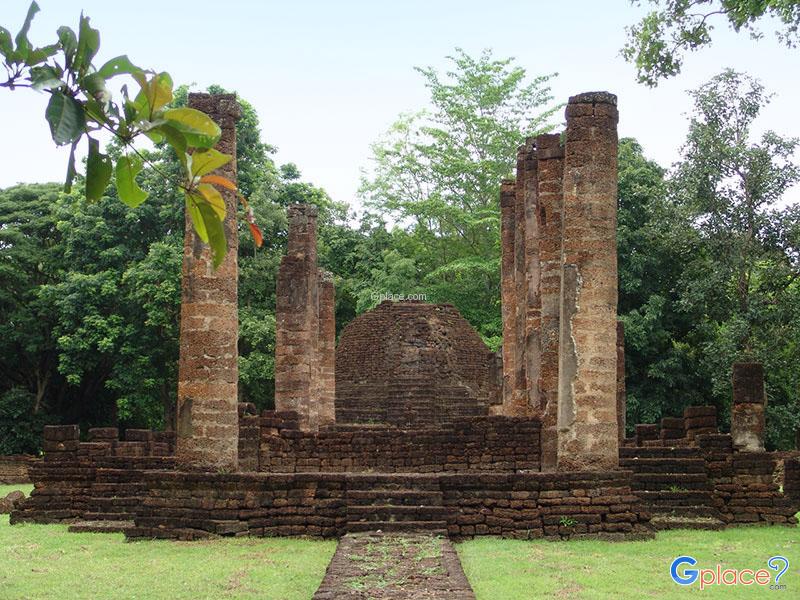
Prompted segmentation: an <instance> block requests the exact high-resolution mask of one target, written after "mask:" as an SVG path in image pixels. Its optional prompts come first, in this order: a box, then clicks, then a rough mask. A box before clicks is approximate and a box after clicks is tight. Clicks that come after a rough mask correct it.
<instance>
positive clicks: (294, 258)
mask: <svg viewBox="0 0 800 600" xmlns="http://www.w3.org/2000/svg"><path fill="white" fill-rule="evenodd" d="M287 215H288V219H289V236H288V247H287V250H286V255H285V256H284V257H283V258H282V259H281V265H280V268H279V270H278V282H277V293H276V307H275V321H276V323H275V408H276V410H281V411H287V410H293V411H296V412H297V413H298V416H299V424H300V429H302V430H304V431H309V430H312V429H313V428H315V427H316V426H317V415H316V414H312V411H313V412H316V411H317V409H316V407H315V406H314V403H313V402H312V396H316V393H315V392H316V389H315V383H314V382H315V377H316V374H317V370H318V362H317V340H318V337H319V297H318V277H319V275H318V271H317V232H316V222H317V208H316V207H315V206H312V205H310V204H293V205H292V206H289V208H288V210H287Z"/></svg>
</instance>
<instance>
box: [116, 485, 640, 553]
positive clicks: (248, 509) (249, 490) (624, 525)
mask: <svg viewBox="0 0 800 600" xmlns="http://www.w3.org/2000/svg"><path fill="white" fill-rule="evenodd" d="M144 481H145V485H146V487H147V488H148V490H149V494H148V495H147V496H146V497H144V498H143V501H142V503H141V505H140V507H139V509H138V510H137V515H136V519H135V521H136V527H135V528H134V529H133V530H131V531H128V532H127V533H126V535H128V537H131V538H134V539H136V538H154V537H158V538H170V539H200V538H204V537H208V536H210V535H226V536H233V535H252V536H278V535H279V536H291V535H310V536H317V537H334V536H340V535H343V534H344V533H346V532H347V531H349V530H351V529H350V527H351V526H352V525H353V524H352V523H351V522H348V519H349V518H351V515H352V514H353V508H354V505H353V503H354V502H357V501H358V500H356V499H357V498H358V497H361V496H363V495H364V494H365V492H369V491H370V490H374V489H376V488H383V489H395V490H407V491H411V492H415V493H417V494H422V495H425V496H434V497H438V499H437V500H436V501H435V505H434V506H429V507H427V508H428V510H429V512H430V514H431V515H433V514H435V515H436V516H435V518H436V519H437V521H435V522H436V523H439V522H441V523H443V524H444V526H445V527H446V529H447V531H448V533H449V534H450V535H452V536H454V537H460V538H465V537H472V536H476V535H501V536H504V537H513V538H538V537H550V538H571V537H575V538H581V537H606V538H611V539H623V538H626V537H628V538H629V537H632V536H633V537H643V536H649V535H651V533H650V531H649V528H648V527H647V520H648V515H647V513H646V512H644V511H643V510H642V508H641V504H640V503H639V500H638V498H637V497H636V496H635V495H633V494H631V489H630V474H629V473H628V472H625V471H616V472H609V473H570V474H568V475H560V474H559V475H555V474H545V473H517V474H485V475H480V474H438V475H427V476H425V475H402V474H395V475H371V474H361V475H359V474H331V473H325V474H313V473H298V474H285V475H278V474H266V473H235V474H227V475H226V474H218V473H180V472H175V473H163V472H151V473H145V474H144ZM359 508H361V509H362V510H360V511H359V514H361V515H366V514H367V513H368V512H369V511H370V510H374V511H376V512H378V511H381V510H385V507H379V506H369V505H366V506H364V505H359ZM409 508H413V507H409ZM416 510H418V511H420V512H422V511H423V509H422V508H421V507H417V508H416ZM429 518H430V517H429ZM439 519H440V520H441V521H439ZM428 522H431V523H433V522H434V521H428ZM356 525H358V523H356Z"/></svg>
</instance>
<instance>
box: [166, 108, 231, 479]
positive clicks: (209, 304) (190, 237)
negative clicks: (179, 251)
mask: <svg viewBox="0 0 800 600" xmlns="http://www.w3.org/2000/svg"><path fill="white" fill-rule="evenodd" d="M189 106H190V107H192V108H195V109H197V110H200V111H203V112H204V113H206V114H208V115H209V116H210V117H211V118H212V119H213V120H214V121H215V122H216V123H217V124H218V125H219V126H220V128H221V129H222V137H221V139H220V141H219V143H218V144H217V149H218V150H220V151H221V152H225V153H227V154H232V155H233V156H234V157H235V156H236V121H237V119H238V118H239V104H238V102H237V100H236V97H235V96H234V95H233V94H219V95H211V94H189ZM216 172H217V173H218V174H220V175H222V176H224V177H227V178H228V179H230V180H232V181H236V159H235V158H234V160H233V161H231V162H230V163H228V164H227V165H224V166H223V167H221V168H219V169H218V170H217V171H216ZM222 195H223V198H224V199H225V208H226V211H227V212H226V217H225V223H224V226H225V237H226V238H227V242H228V252H227V254H226V255H225V260H224V261H223V262H222V264H221V265H220V266H219V268H217V269H216V270H214V267H213V266H212V260H211V251H210V249H209V247H208V246H207V245H206V244H204V243H203V242H202V241H201V240H200V239H199V238H198V237H197V234H196V233H195V231H194V227H193V225H192V222H191V220H190V218H189V216H188V214H187V215H186V222H185V233H184V246H183V275H182V281H181V324H180V359H179V362H178V406H177V423H176V429H177V446H176V456H177V459H178V461H179V462H180V463H183V464H186V465H192V466H203V467H207V468H213V469H228V470H231V471H234V470H236V469H237V466H238V444H239V417H238V407H237V404H238V379H239V368H238V348H237V345H238V341H239V314H238V298H237V293H238V260H237V254H238V249H239V239H238V233H237V231H238V230H237V225H236V208H237V200H236V195H235V194H233V193H231V192H228V191H223V193H222Z"/></svg>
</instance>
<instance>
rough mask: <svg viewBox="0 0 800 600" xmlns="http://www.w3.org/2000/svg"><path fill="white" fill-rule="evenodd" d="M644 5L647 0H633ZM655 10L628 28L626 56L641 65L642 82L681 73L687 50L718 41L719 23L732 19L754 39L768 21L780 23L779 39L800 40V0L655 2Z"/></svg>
mask: <svg viewBox="0 0 800 600" xmlns="http://www.w3.org/2000/svg"><path fill="white" fill-rule="evenodd" d="M631 3H632V4H641V0H631ZM649 3H650V4H652V5H653V7H654V8H653V10H651V11H650V12H648V13H647V14H646V15H645V16H644V17H643V18H642V20H641V21H639V22H638V23H636V24H635V25H632V26H631V27H628V28H627V31H628V43H627V44H626V45H625V47H624V48H623V49H622V55H623V56H624V57H625V59H626V60H627V61H628V62H632V63H633V64H634V65H636V71H637V78H638V80H639V82H640V83H644V84H646V85H649V86H656V85H658V82H659V81H661V80H662V79H666V78H668V77H673V76H675V75H677V74H678V73H680V72H681V67H682V66H683V61H684V57H685V55H686V53H688V52H694V51H696V50H699V49H700V48H703V47H704V46H708V45H710V44H711V43H712V38H711V34H712V31H713V30H714V24H715V23H718V22H723V23H724V22H725V21H727V24H728V26H729V27H730V28H731V29H733V30H734V31H736V32H739V31H741V30H745V31H748V32H749V33H750V37H751V38H752V39H759V38H761V37H762V36H763V35H764V34H763V32H762V31H761V30H760V29H759V28H758V26H759V24H762V23H763V22H764V21H772V23H774V24H775V25H777V27H778V29H777V30H776V32H775V35H776V36H777V38H778V40H779V41H781V42H782V43H783V44H785V45H786V46H788V47H790V48H793V47H795V46H796V45H797V42H798V41H800V33H798V26H800V2H798V0H649Z"/></svg>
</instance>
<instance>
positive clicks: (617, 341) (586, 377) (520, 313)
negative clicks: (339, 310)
mask: <svg viewBox="0 0 800 600" xmlns="http://www.w3.org/2000/svg"><path fill="white" fill-rule="evenodd" d="M190 101H191V102H192V104H193V106H196V107H198V108H201V109H202V110H205V111H206V112H208V113H209V114H210V115H212V116H213V118H215V119H216V120H217V121H218V122H219V123H220V124H221V126H222V129H223V139H222V141H221V142H220V144H221V146H222V147H223V149H225V150H227V151H231V150H234V151H235V137H234V134H233V132H234V123H235V119H236V115H237V114H238V113H237V112H236V109H235V100H234V99H233V98H232V97H229V96H221V97H220V96H208V95H201V96H192V97H190ZM566 114H567V130H566V135H565V136H564V142H563V143H562V141H561V136H559V135H542V136H538V137H536V138H534V139H531V140H528V141H527V142H526V144H525V145H524V146H523V147H522V148H520V152H519V155H518V169H517V178H516V180H515V181H513V182H511V181H507V182H504V183H503V185H502V189H501V198H500V200H501V202H500V204H501V221H502V227H501V233H502V235H501V237H502V261H501V281H502V315H503V331H504V340H503V353H502V354H503V360H502V364H499V363H498V359H497V357H496V356H495V355H493V354H491V353H490V352H489V350H488V349H487V348H486V346H485V345H484V344H483V342H482V341H481V339H480V337H479V336H478V334H477V333H476V332H475V331H474V330H473V329H472V328H471V327H470V326H469V324H468V323H467V322H466V321H465V320H464V319H463V317H461V316H460V315H459V314H458V311H457V310H456V309H455V308H454V307H452V306H450V305H446V304H443V305H430V304H423V303H416V302H403V303H392V302H385V303H383V304H381V305H379V306H378V307H376V308H375V309H373V310H372V311H369V312H367V313H364V314H362V315H361V316H359V317H358V318H356V319H355V320H354V321H353V322H352V323H350V324H349V325H348V326H347V327H346V328H345V329H344V330H343V332H342V334H341V337H340V340H339V344H338V346H336V344H335V322H334V299H335V298H334V289H333V280H332V277H331V276H330V274H327V273H324V272H322V271H320V269H319V267H318V265H317V249H316V218H317V213H316V209H315V208H314V207H312V206H308V205H296V206H291V207H289V209H288V216H289V232H288V248H287V254H286V256H285V257H284V259H283V261H282V262H281V266H280V271H279V275H278V290H277V294H276V296H277V307H276V321H277V325H276V328H277V331H276V346H277V347H276V361H275V365H276V366H275V379H276V401H275V410H265V411H262V412H261V413H260V414H259V413H258V412H257V411H256V409H255V407H254V406H253V405H251V404H245V403H237V399H236V387H237V386H236V384H237V382H236V338H237V335H236V331H237V321H236V319H237V317H236V256H235V255H236V252H235V249H236V238H235V227H234V226H233V222H226V226H227V227H229V228H230V229H229V235H230V237H229V244H230V247H229V250H230V252H229V255H228V259H226V261H228V262H226V263H225V264H224V265H223V266H222V267H221V268H220V269H218V270H217V271H213V270H211V269H210V265H209V257H208V251H207V249H205V248H204V247H202V246H201V245H199V244H198V243H197V240H196V239H195V237H194V233H193V232H192V230H191V228H190V227H188V225H187V230H186V253H185V259H184V274H183V276H184V282H183V300H184V302H183V309H182V324H181V369H180V376H179V404H178V414H177V435H175V434H173V433H165V432H150V431H144V430H128V431H126V432H124V433H123V434H122V435H120V432H119V431H118V430H117V429H115V428H94V429H90V430H89V431H88V432H87V438H86V440H85V441H82V439H81V434H80V431H79V429H78V427H77V426H75V425H60V426H50V427H46V428H45V432H44V438H45V441H44V445H45V447H44V449H45V456H44V460H43V461H40V462H39V463H35V464H32V465H31V466H30V467H29V472H30V476H31V478H32V480H33V481H34V484H35V489H34V491H33V493H32V495H31V497H30V498H28V499H26V500H24V501H23V502H22V504H21V505H20V506H18V507H17V509H16V510H15V511H14V512H13V513H12V516H11V522H12V523H17V522H26V521H27V522H40V523H42V522H69V523H72V525H71V527H72V528H73V529H74V530H76V531H109V530H117V531H124V532H125V534H126V535H127V536H128V537H129V538H132V539H142V538H169V539H199V538H205V537H209V536H215V535H255V536H271V535H313V536H323V537H334V536H341V535H343V534H345V533H348V532H354V531H368V530H375V529H380V530H382V531H408V530H414V531H419V530H423V531H429V532H438V533H447V534H448V535H450V536H451V537H454V538H464V537H471V536H475V535H501V536H506V537H517V538H536V537H552V538H573V537H578V538H579V537H586V536H590V537H603V538H608V539H625V538H632V537H642V536H649V535H652V530H653V529H654V528H670V527H708V528H718V527H724V526H726V525H731V524H738V523H756V522H757V523H784V524H794V523H795V518H794V514H795V512H796V511H797V510H798V508H800V461H799V460H798V456H800V453H797V452H793V453H771V452H765V451H764V445H763V444H764V407H765V403H766V395H765V392H764V385H763V369H761V368H760V366H759V365H749V364H743V365H737V366H735V367H734V382H733V383H734V385H733V388H734V404H733V406H734V409H733V425H732V434H725V433H720V432H719V430H718V429H717V420H716V409H715V408H714V407H707V406H695V407H689V408H687V409H686V410H685V412H684V414H683V416H681V417H673V418H665V419H663V420H662V421H661V423H660V424H658V425H656V424H644V425H637V426H636V427H635V436H633V437H625V422H624V413H625V385H624V331H623V328H622V326H621V324H618V323H617V321H616V281H617V274H616V250H615V220H616V177H617V174H616V121H617V112H616V99H615V97H614V96H613V95H611V94H607V93H589V94H581V95H578V96H575V97H573V98H571V99H570V102H569V104H568V105H567V110H566ZM227 175H228V176H235V165H233V166H231V167H229V170H228V171H227ZM228 201H229V202H232V201H233V200H232V199H231V198H228ZM234 212H235V211H234V210H233V208H232V207H230V206H229V215H233V214H234ZM651 517H652V518H651Z"/></svg>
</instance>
